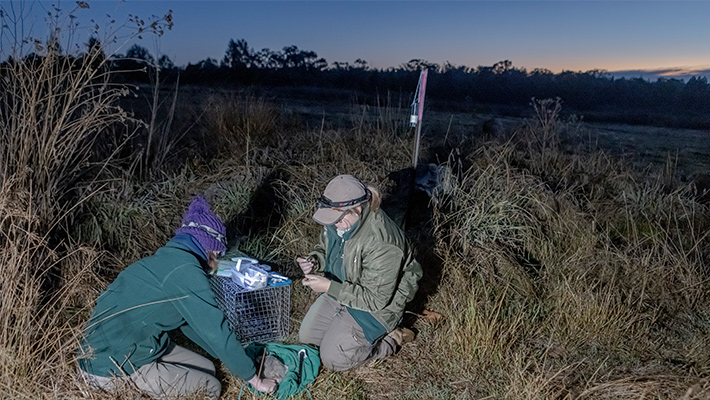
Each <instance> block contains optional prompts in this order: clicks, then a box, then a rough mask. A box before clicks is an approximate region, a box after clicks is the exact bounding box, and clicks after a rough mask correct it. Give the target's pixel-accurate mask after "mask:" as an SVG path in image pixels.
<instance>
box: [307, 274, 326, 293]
mask: <svg viewBox="0 0 710 400" xmlns="http://www.w3.org/2000/svg"><path fill="white" fill-rule="evenodd" d="M301 283H302V284H303V286H308V287H310V288H311V290H313V291H314V292H316V293H323V292H327V291H328V289H330V279H328V278H326V277H324V276H320V275H312V274H306V277H305V278H304V279H303V280H302V281H301Z"/></svg>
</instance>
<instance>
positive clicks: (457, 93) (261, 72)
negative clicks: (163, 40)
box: [90, 39, 710, 128]
mask: <svg viewBox="0 0 710 400" xmlns="http://www.w3.org/2000/svg"><path fill="white" fill-rule="evenodd" d="M98 45H99V44H98V43H97V42H96V41H90V46H94V47H95V46H98ZM111 68H112V69H114V70H116V71H122V72H121V73H120V76H121V77H122V79H123V80H125V81H127V82H133V83H141V82H143V83H147V82H150V81H151V79H153V78H154V74H155V69H156V68H159V69H160V75H161V79H163V80H168V81H170V80H175V79H177V77H178V75H179V79H180V83H181V84H195V85H215V84H219V85H220V86H231V87H245V86H248V87H265V88H269V87H289V86H297V87H312V88H315V89H317V88H326V89H338V90H348V91H352V92H354V93H356V94H357V98H358V99H359V100H360V101H374V99H375V97H376V96H378V95H379V96H381V95H383V94H385V93H400V94H403V95H405V96H409V95H410V94H412V93H413V92H414V89H415V88H416V85H417V80H418V77H419V72H420V71H421V70H422V69H425V68H426V69H428V70H429V81H428V85H427V102H428V103H427V104H428V107H432V108H440V109H441V110H450V111H475V110H481V109H482V107H483V109H488V110H491V111H497V112H505V113H512V114H515V113H521V112H527V111H529V109H530V108H529V105H530V102H531V99H532V98H533V97H534V98H538V99H544V98H556V97H559V98H561V99H562V101H563V103H564V106H565V111H566V112H567V113H570V114H571V113H575V114H579V115H583V116H584V118H585V119H586V120H600V121H609V122H625V123H638V124H653V125H665V126H676V127H690V128H710V84H708V81H707V78H705V77H693V78H691V79H689V80H688V81H684V80H681V79H673V78H660V79H658V80H656V81H655V82H651V81H649V80H645V79H642V78H634V79H626V78H619V79H615V78H613V77H612V76H611V75H610V74H608V73H606V72H605V71H601V70H591V71H586V72H573V71H563V72H561V73H553V72H551V71H549V70H546V69H535V70H532V71H527V70H526V69H525V68H517V67H515V66H513V64H512V63H511V62H510V61H508V60H505V61H500V62H498V63H496V64H494V65H493V66H478V67H475V68H472V67H466V66H457V65H453V64H450V63H446V64H444V65H438V64H434V63H430V62H428V61H426V60H419V59H414V60H410V61H408V62H407V63H404V64H401V65H400V66H398V67H391V68H387V69H376V68H370V67H369V66H368V65H367V62H366V61H363V60H362V59H357V60H355V62H354V63H353V64H350V63H347V62H333V63H331V64H328V62H327V61H326V60H325V59H324V58H321V57H318V55H317V54H316V52H314V51H309V50H301V49H299V48H298V47H296V46H286V47H284V48H283V49H281V50H279V51H272V50H270V49H261V50H258V51H256V50H254V49H253V48H251V47H249V45H248V44H247V42H246V41H245V40H243V39H240V40H237V41H234V40H230V41H229V43H228V45H227V49H226V51H225V54H224V57H223V58H222V60H220V61H218V60H215V59H210V58H208V59H205V60H202V61H199V62H197V63H195V64H188V65H187V66H184V67H178V66H175V65H174V64H173V62H172V61H171V60H170V59H169V58H168V57H167V56H161V57H159V58H158V59H157V60H156V59H155V58H154V57H153V55H151V54H150V52H149V51H148V50H146V49H145V48H143V47H140V46H138V45H134V46H133V47H131V48H130V49H129V50H128V51H127V53H126V54H125V55H119V56H116V57H114V58H113V59H112V62H111ZM311 92H312V91H311Z"/></svg>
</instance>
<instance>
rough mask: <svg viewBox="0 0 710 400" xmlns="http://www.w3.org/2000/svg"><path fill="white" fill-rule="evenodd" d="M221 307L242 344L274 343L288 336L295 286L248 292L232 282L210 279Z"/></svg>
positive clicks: (216, 278) (224, 278) (268, 287)
mask: <svg viewBox="0 0 710 400" xmlns="http://www.w3.org/2000/svg"><path fill="white" fill-rule="evenodd" d="M210 286H212V290H213V291H214V293H215V298H216V300H217V306H218V307H219V308H220V309H222V311H223V312H224V315H225V316H226V317H227V322H228V323H229V327H230V328H231V329H232V330H233V331H234V332H235V333H236V334H237V336H238V337H239V340H241V342H242V344H248V343H251V342H262V343H264V342H272V341H277V340H280V339H283V338H285V337H286V336H288V329H289V311H290V308H291V286H290V285H285V286H266V287H263V288H260V289H255V290H246V289H244V288H243V287H241V286H239V285H238V284H236V283H235V282H234V281H232V279H230V278H228V277H222V276H212V277H210Z"/></svg>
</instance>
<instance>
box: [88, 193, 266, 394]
mask: <svg viewBox="0 0 710 400" xmlns="http://www.w3.org/2000/svg"><path fill="white" fill-rule="evenodd" d="M225 234H226V229H225V226H224V224H223V223H222V221H221V220H220V219H219V218H218V217H217V216H216V215H214V214H213V213H212V212H211V211H210V206H209V204H208V203H207V202H206V201H205V200H204V199H203V198H202V197H196V198H195V199H194V200H193V201H192V203H191V204H190V206H189V208H188V210H187V212H186V213H185V215H184V217H183V221H182V225H181V226H180V227H179V228H178V229H177V230H176V232H175V236H174V237H173V238H172V239H170V241H169V242H168V243H167V244H166V245H165V246H164V247H161V248H160V249H158V250H157V251H156V252H155V254H154V255H152V256H150V257H146V258H144V259H141V260H139V261H137V262H135V263H134V264H132V265H130V266H128V267H127V268H126V269H125V270H123V271H122V272H121V273H120V274H119V275H118V277H117V278H116V280H115V281H114V282H113V283H112V284H111V285H109V287H108V288H107V289H106V291H104V292H103V293H102V294H101V296H100V297H99V298H98V300H97V301H96V307H95V308H94V310H93V313H92V315H91V318H90V319H89V321H88V322H87V325H86V328H85V332H84V337H83V340H82V342H81V345H80V349H79V371H80V373H81V375H83V377H84V378H85V379H86V380H87V382H88V383H90V384H91V385H92V386H94V387H98V388H102V389H106V390H112V389H114V388H116V387H117V386H118V385H120V384H122V383H130V384H134V385H135V386H136V387H138V388H139V389H141V390H143V391H145V392H146V393H147V394H148V395H150V396H151V397H154V398H161V397H173V396H178V395H184V394H189V393H192V392H195V391H203V392H204V393H206V394H207V395H208V396H209V397H210V398H213V399H216V398H218V397H219V395H220V392H221V384H220V382H219V380H218V379H217V378H216V377H215V366H214V364H213V363H212V362H211V361H210V360H208V359H207V358H205V357H203V356H201V355H199V354H197V353H194V352H192V351H190V350H188V349H186V348H183V347H181V346H178V345H176V344H175V343H173V342H172V341H171V340H170V337H169V336H168V331H171V330H173V329H178V328H179V329H180V330H181V331H182V332H183V333H184V334H185V336H187V337H188V338H189V339H191V340H192V341H194V342H195V343H196V344H198V345H199V346H200V347H202V348H203V349H204V350H205V351H207V352H208V353H210V354H211V355H212V356H213V357H215V358H219V359H220V360H221V361H222V362H223V363H224V364H225V365H226V366H227V368H228V369H229V370H230V371H231V372H232V373H233V374H234V375H236V376H237V377H239V378H241V379H244V380H245V381H248V382H249V383H251V384H252V385H253V386H254V387H255V388H256V389H257V390H259V391H262V392H270V391H272V390H273V389H274V386H275V384H276V383H275V382H274V381H273V380H269V379H259V377H257V376H256V369H255V367H254V362H253V361H252V360H251V359H250V358H249V357H247V355H246V354H245V352H244V349H243V347H242V344H241V343H240V341H239V339H238V338H237V337H236V335H235V334H234V332H232V331H231V330H230V329H229V327H228V324H227V321H226V319H225V316H224V314H223V312H222V311H221V310H220V309H219V308H217V303H216V301H215V296H214V293H213V292H212V289H211V288H210V285H209V282H208V278H207V274H206V270H207V269H216V268H217V257H219V256H220V255H222V254H224V252H225V251H226V240H225Z"/></svg>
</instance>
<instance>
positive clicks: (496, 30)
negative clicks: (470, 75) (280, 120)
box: [0, 0, 710, 77]
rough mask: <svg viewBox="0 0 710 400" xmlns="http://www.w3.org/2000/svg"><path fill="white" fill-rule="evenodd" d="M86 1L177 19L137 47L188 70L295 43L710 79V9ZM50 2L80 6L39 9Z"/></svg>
mask: <svg viewBox="0 0 710 400" xmlns="http://www.w3.org/2000/svg"><path fill="white" fill-rule="evenodd" d="M87 2H88V3H89V5H90V9H88V10H84V9H82V10H77V11H76V12H75V15H76V16H77V17H78V21H79V22H80V23H82V24H83V23H86V24H87V25H88V24H89V21H90V20H91V19H92V18H93V19H95V21H96V22H98V23H99V24H100V25H102V26H106V25H107V22H108V19H107V17H106V15H107V14H109V15H110V16H111V18H112V19H115V20H116V21H118V22H122V21H126V20H127V18H128V14H136V15H139V16H140V17H142V18H144V19H148V18H149V17H150V16H151V15H158V16H162V15H163V14H165V13H167V12H168V10H172V11H173V20H174V23H175V25H174V27H173V29H172V31H167V32H166V33H165V35H164V36H163V37H162V38H160V39H159V40H158V41H157V42H156V41H154V40H152V39H150V38H147V37H144V39H143V40H141V41H138V43H139V44H140V45H142V46H144V47H146V48H147V49H148V50H149V51H150V52H151V53H153V54H155V53H156V52H158V51H159V52H160V53H161V54H165V55H167V56H169V57H170V58H171V60H172V61H173V62H174V63H175V64H176V65H179V66H184V65H186V64H187V63H195V62H197V61H200V60H203V59H205V58H208V57H210V58H214V59H216V60H218V61H220V60H221V59H222V58H223V56H224V53H225V50H226V48H227V43H228V42H229V39H235V40H237V39H245V40H246V41H247V42H248V44H249V46H250V47H252V48H254V49H255V50H257V51H258V50H261V49H262V48H269V49H271V50H272V51H276V50H281V49H282V48H283V47H285V46H289V45H296V46H298V48H299V49H301V50H311V51H314V52H316V53H317V54H318V56H319V57H323V58H325V59H326V60H327V61H328V63H333V62H335V61H340V62H349V63H351V64H352V63H353V61H355V60H356V59H358V58H361V59H363V60H365V61H367V63H368V65H369V66H371V67H374V68H387V67H396V66H399V65H401V64H403V63H406V62H407V61H409V60H411V59H415V58H418V59H424V60H427V61H429V62H433V63H438V64H443V63H445V62H447V61H448V62H450V63H452V64H454V65H465V66H470V67H476V66H481V65H482V66H491V65H493V64H494V63H496V62H498V61H501V60H510V61H512V63H513V65H514V66H515V67H522V68H525V69H527V70H528V71H531V70H533V69H535V68H546V69H549V70H551V71H553V72H560V71H562V70H571V71H587V70H591V69H603V70H607V71H619V70H632V71H634V72H631V75H632V76H637V77H638V76H639V75H641V72H636V71H640V70H665V69H670V70H674V69H680V70H691V71H697V72H691V74H694V73H697V74H703V75H705V74H707V73H708V71H707V70H710V22H709V18H710V1H308V2H307V1H226V0H225V1H207V0H204V1H175V0H173V1H145V0H125V1H118V0H103V1H96V0H93V1H92V0H88V1H87ZM0 3H3V6H4V7H5V8H7V6H8V4H9V3H10V1H7V0H3V1H0ZM15 3H17V2H15ZM25 3H26V4H24V6H25V7H26V6H27V3H30V2H25ZM51 4H58V5H59V7H60V8H62V9H64V10H69V9H73V8H75V6H76V2H75V1H60V2H53V3H48V2H42V3H41V4H40V5H41V6H42V7H45V8H46V7H48V6H49V5H51ZM38 9H40V7H37V5H36V4H35V9H34V10H33V11H34V12H33V14H36V15H41V14H42V12H38ZM39 20H40V22H41V18H40V19H39ZM35 31H37V29H35ZM124 32H126V33H128V32H129V31H128V30H125V29H124ZM643 74H644V77H652V76H654V75H653V74H649V73H643Z"/></svg>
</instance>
